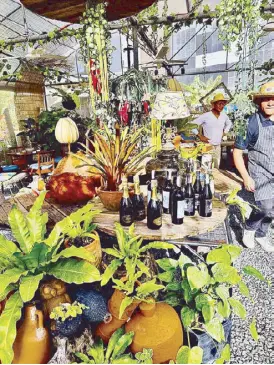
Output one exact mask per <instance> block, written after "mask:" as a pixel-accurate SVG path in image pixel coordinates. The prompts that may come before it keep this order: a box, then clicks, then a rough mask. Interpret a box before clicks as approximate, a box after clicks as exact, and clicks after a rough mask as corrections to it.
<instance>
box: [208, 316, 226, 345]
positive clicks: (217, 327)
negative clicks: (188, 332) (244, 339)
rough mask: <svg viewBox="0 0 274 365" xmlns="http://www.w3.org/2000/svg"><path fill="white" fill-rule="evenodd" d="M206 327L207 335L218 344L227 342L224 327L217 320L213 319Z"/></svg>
mask: <svg viewBox="0 0 274 365" xmlns="http://www.w3.org/2000/svg"><path fill="white" fill-rule="evenodd" d="M204 327H205V329H206V331H207V333H208V334H209V335H210V336H211V337H212V338H213V339H214V340H216V341H217V342H222V341H224V340H225V333H224V328H223V325H222V323H221V322H220V321H219V320H218V319H217V318H213V319H212V320H211V321H210V322H209V323H206V324H205V325H204Z"/></svg>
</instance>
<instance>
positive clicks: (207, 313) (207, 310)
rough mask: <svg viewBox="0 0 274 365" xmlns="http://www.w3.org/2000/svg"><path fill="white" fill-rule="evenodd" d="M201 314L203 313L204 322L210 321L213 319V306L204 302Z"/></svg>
mask: <svg viewBox="0 0 274 365" xmlns="http://www.w3.org/2000/svg"><path fill="white" fill-rule="evenodd" d="M202 314H203V317H204V321H205V323H208V322H210V321H211V320H212V319H213V317H214V314H215V311H214V307H212V306H211V305H209V304H205V305H204V306H203V308H202Z"/></svg>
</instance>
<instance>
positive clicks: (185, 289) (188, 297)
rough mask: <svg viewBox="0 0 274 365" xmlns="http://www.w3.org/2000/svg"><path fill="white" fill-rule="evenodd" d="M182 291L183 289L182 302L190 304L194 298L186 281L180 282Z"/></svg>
mask: <svg viewBox="0 0 274 365" xmlns="http://www.w3.org/2000/svg"><path fill="white" fill-rule="evenodd" d="M181 286H182V289H183V295H184V300H185V301H186V303H187V304H188V303H190V302H191V301H192V299H193V297H194V294H193V293H192V290H191V287H190V285H189V283H188V280H186V279H185V280H183V281H182V285H181Z"/></svg>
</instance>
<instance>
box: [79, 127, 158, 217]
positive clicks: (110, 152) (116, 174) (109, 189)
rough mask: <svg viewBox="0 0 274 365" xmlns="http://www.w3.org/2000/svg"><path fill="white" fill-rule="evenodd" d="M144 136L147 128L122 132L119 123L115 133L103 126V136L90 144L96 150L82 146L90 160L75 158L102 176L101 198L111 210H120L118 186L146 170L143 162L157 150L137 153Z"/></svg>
mask: <svg viewBox="0 0 274 365" xmlns="http://www.w3.org/2000/svg"><path fill="white" fill-rule="evenodd" d="M144 133H145V128H139V129H138V131H136V132H134V133H132V132H131V131H130V130H129V128H128V127H127V128H125V129H123V130H121V129H120V126H119V124H118V123H116V125H115V134H112V133H111V131H110V130H109V129H108V127H107V126H106V125H104V127H103V133H102V131H101V132H99V131H98V132H96V133H95V134H94V141H90V143H91V144H92V146H93V148H94V151H91V150H89V149H87V148H86V146H85V145H83V144H81V145H82V147H83V148H84V149H85V152H86V155H87V157H89V160H88V161H87V159H86V158H81V157H79V156H78V155H75V156H76V157H77V158H79V159H81V160H82V161H83V163H84V165H82V166H90V167H91V168H92V169H94V168H95V169H96V170H97V172H96V173H97V174H100V175H101V177H102V182H103V183H102V187H101V189H99V192H98V195H99V197H100V199H101V201H102V203H103V205H104V206H105V208H106V209H108V210H112V211H118V210H119V204H120V200H121V198H122V192H121V191H119V185H120V184H121V179H122V176H123V175H126V176H131V175H135V174H137V173H138V172H140V171H141V170H142V169H143V164H142V162H143V161H144V159H146V158H147V157H150V155H151V153H152V152H153V151H154V147H147V148H144V149H143V150H142V151H141V152H138V151H137V147H138V144H139V142H140V140H141V138H142V135H143V134H144ZM89 161H90V162H89Z"/></svg>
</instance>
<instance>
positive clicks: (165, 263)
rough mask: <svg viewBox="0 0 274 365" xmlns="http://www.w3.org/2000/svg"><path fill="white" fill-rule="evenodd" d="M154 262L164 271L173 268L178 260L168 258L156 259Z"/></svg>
mask: <svg viewBox="0 0 274 365" xmlns="http://www.w3.org/2000/svg"><path fill="white" fill-rule="evenodd" d="M156 262H157V264H158V265H159V266H160V268H161V269H163V270H165V271H169V270H174V269H176V267H177V266H178V261H176V260H173V259H169V258H164V259H160V260H156Z"/></svg>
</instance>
